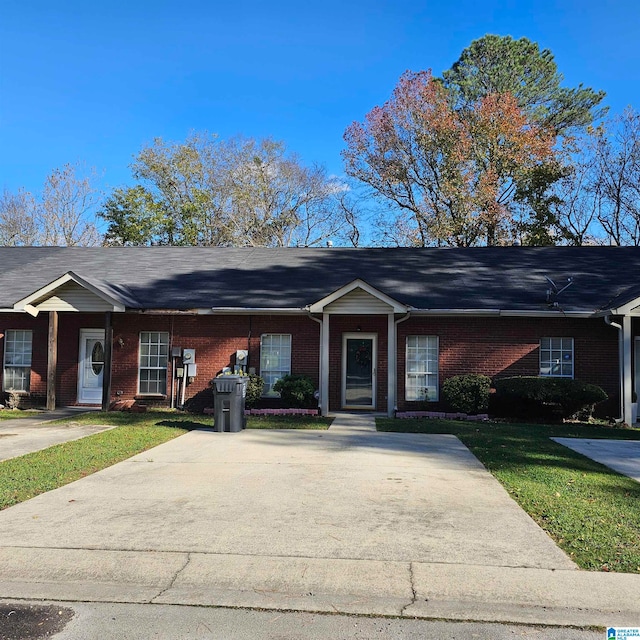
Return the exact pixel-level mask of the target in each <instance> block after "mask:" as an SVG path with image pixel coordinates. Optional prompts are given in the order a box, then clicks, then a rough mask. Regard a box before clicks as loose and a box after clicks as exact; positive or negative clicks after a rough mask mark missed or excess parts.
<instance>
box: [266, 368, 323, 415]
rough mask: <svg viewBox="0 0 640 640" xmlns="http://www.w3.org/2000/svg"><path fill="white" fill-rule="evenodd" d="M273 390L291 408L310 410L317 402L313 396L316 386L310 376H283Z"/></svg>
mask: <svg viewBox="0 0 640 640" xmlns="http://www.w3.org/2000/svg"><path fill="white" fill-rule="evenodd" d="M273 390H274V391H276V392H278V393H279V394H280V398H282V402H283V403H284V405H285V406H287V407H290V408H292V409H293V408H298V407H299V408H301V409H303V408H310V407H312V406H313V404H314V402H315V398H314V397H313V394H314V393H315V390H316V385H315V384H314V383H313V380H312V379H311V378H310V377H309V376H305V375H288V376H283V377H282V378H280V379H279V380H277V381H276V383H275V384H274V385H273Z"/></svg>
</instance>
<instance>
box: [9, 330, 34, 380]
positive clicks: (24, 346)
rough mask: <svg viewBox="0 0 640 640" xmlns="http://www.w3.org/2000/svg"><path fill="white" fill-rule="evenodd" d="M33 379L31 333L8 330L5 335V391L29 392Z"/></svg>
mask: <svg viewBox="0 0 640 640" xmlns="http://www.w3.org/2000/svg"><path fill="white" fill-rule="evenodd" d="M30 378H31V331H15V330H13V329H7V331H6V332H5V335H4V375H3V376H2V388H3V389H4V390H5V391H9V390H10V389H11V390H14V391H29V381H30Z"/></svg>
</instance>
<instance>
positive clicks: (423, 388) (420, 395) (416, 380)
mask: <svg viewBox="0 0 640 640" xmlns="http://www.w3.org/2000/svg"><path fill="white" fill-rule="evenodd" d="M405 399H406V400H429V401H435V400H437V399H438V338H437V336H407V356H406V380H405Z"/></svg>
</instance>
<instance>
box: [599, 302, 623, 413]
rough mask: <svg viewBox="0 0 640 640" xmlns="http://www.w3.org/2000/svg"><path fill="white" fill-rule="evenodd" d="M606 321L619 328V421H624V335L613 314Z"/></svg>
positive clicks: (606, 317)
mask: <svg viewBox="0 0 640 640" xmlns="http://www.w3.org/2000/svg"><path fill="white" fill-rule="evenodd" d="M604 321H605V323H606V324H608V325H609V326H610V327H614V328H615V329H617V330H618V380H619V382H620V406H619V409H620V418H619V419H618V420H617V421H618V422H624V336H623V335H622V325H621V324H618V323H617V322H613V320H611V314H608V315H606V316H605V317H604Z"/></svg>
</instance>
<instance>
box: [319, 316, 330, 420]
mask: <svg viewBox="0 0 640 640" xmlns="http://www.w3.org/2000/svg"><path fill="white" fill-rule="evenodd" d="M320 412H321V413H322V415H323V416H326V415H327V414H328V413H329V314H328V313H323V314H322V327H321V328H320Z"/></svg>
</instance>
